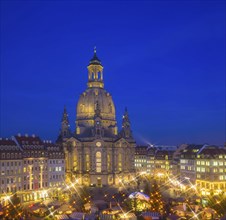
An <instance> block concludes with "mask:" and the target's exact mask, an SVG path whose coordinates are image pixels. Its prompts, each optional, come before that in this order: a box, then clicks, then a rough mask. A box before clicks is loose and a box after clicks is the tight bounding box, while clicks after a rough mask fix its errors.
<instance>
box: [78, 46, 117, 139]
mask: <svg viewBox="0 0 226 220" xmlns="http://www.w3.org/2000/svg"><path fill="white" fill-rule="evenodd" d="M87 68H88V83H87V86H88V88H87V89H86V91H85V92H83V93H82V94H81V95H80V98H79V101H78V103H77V115H76V127H77V132H76V133H77V134H78V135H79V134H82V133H83V131H85V130H87V128H90V127H92V126H94V125H95V118H96V117H97V114H98V117H100V118H101V122H102V127H104V128H105V129H111V131H112V127H115V129H114V131H113V134H114V135H116V134H117V128H116V120H115V105H114V102H113V100H112V97H111V95H110V93H108V92H107V91H106V90H105V89H104V81H103V66H102V64H101V61H100V60H99V59H98V57H97V54H96V50H94V56H93V58H92V59H91V60H90V63H89V65H88V67H87Z"/></svg>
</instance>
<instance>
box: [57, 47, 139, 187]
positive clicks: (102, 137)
mask: <svg viewBox="0 0 226 220" xmlns="http://www.w3.org/2000/svg"><path fill="white" fill-rule="evenodd" d="M87 68H88V83H87V89H86V90H85V91H84V92H83V93H82V94H81V95H80V97H79V100H78V103H77V112H76V128H75V132H74V133H71V131H70V125H69V120H68V114H67V111H66V108H65V109H64V112H63V117H62V121H61V131H60V135H59V137H58V140H57V142H63V145H64V150H65V155H66V173H67V181H70V182H75V181H76V182H78V183H79V184H83V185H90V186H92V185H93V186H102V185H113V184H119V183H120V182H121V181H122V180H123V181H130V180H132V178H133V174H134V173H135V170H134V152H135V146H136V143H135V141H134V138H133V135H132V131H131V126H130V120H129V114H128V111H127V109H125V113H124V115H123V120H122V129H121V130H120V132H118V128H117V121H116V110H115V105H114V102H113V99H112V96H111V95H110V93H109V92H107V91H106V90H105V89H104V80H103V66H102V64H101V61H100V60H99V59H98V57H97V54H96V50H94V56H93V58H92V59H91V60H90V62H89V65H88V67H87Z"/></svg>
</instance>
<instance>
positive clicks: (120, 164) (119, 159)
mask: <svg viewBox="0 0 226 220" xmlns="http://www.w3.org/2000/svg"><path fill="white" fill-rule="evenodd" d="M118 170H119V171H122V154H121V153H119V154H118Z"/></svg>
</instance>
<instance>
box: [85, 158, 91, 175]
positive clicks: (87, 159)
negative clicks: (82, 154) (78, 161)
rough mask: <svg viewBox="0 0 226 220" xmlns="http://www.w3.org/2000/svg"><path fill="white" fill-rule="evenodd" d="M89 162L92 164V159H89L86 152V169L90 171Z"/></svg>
mask: <svg viewBox="0 0 226 220" xmlns="http://www.w3.org/2000/svg"><path fill="white" fill-rule="evenodd" d="M89 164H90V161H89V155H88V154H86V164H85V166H86V171H89V169H90V166H89Z"/></svg>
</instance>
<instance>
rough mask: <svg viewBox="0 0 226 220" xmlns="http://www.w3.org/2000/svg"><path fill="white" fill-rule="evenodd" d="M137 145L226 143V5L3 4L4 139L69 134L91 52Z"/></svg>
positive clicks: (1, 132)
mask: <svg viewBox="0 0 226 220" xmlns="http://www.w3.org/2000/svg"><path fill="white" fill-rule="evenodd" d="M94 46H97V55H98V57H99V58H100V59H101V61H102V64H103V66H104V81H105V89H106V90H107V91H109V92H110V93H111V94H112V96H113V100H114V102H115V105H116V111H117V118H118V125H119V126H121V117H122V114H123V111H124V107H125V106H127V107H128V111H129V114H130V119H131V123H132V129H133V132H134V135H135V137H136V139H137V141H138V142H145V141H147V142H151V143H154V144H165V145H177V144H181V143H209V144H218V145H223V143H224V141H225V1H223V0H222V1H147V2H142V1H130V2H129V1H125V2H119V1H117V2H104V1H99V2H93V1H92V2H89V1H1V106H0V108H1V118H0V121H1V123H0V124H1V128H0V136H3V137H10V136H12V135H15V134H17V133H21V134H25V133H28V134H30V135H31V134H36V135H39V136H40V137H41V138H44V139H51V140H55V139H56V137H57V135H58V132H59V128H60V121H61V116H62V112H63V107H64V105H66V106H67V110H68V112H69V118H70V123H71V127H72V130H74V127H75V123H74V121H75V108H76V104H77V101H78V98H79V95H80V94H81V93H82V92H83V91H84V90H85V89H86V82H87V68H86V67H87V65H88V63H89V60H90V59H91V58H92V56H93V47H94Z"/></svg>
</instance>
